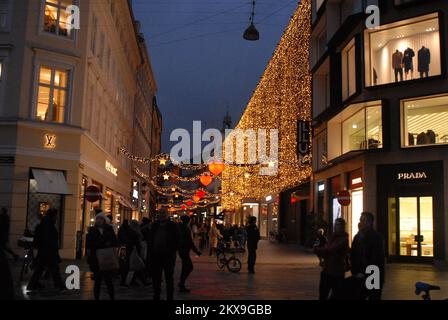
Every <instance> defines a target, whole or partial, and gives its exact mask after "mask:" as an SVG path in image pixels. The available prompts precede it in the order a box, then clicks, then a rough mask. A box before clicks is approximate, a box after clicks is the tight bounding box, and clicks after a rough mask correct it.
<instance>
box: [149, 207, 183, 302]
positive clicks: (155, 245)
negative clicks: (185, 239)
mask: <svg viewBox="0 0 448 320" xmlns="http://www.w3.org/2000/svg"><path fill="white" fill-rule="evenodd" d="M149 239H150V240H149V253H150V258H149V259H150V260H151V271H152V283H153V287H154V300H160V292H161V285H162V274H164V275H165V282H166V292H167V300H173V298H174V268H175V265H176V254H177V251H178V250H179V242H180V233H179V227H178V226H177V224H176V223H174V222H173V221H170V220H169V219H168V212H167V210H166V209H162V210H160V211H159V212H158V213H157V221H156V222H154V224H153V226H152V227H151V231H150V235H149Z"/></svg>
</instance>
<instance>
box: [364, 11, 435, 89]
mask: <svg viewBox="0 0 448 320" xmlns="http://www.w3.org/2000/svg"><path fill="white" fill-rule="evenodd" d="M364 38H365V61H366V79H365V81H366V86H376V85H382V84H388V83H395V82H402V81H409V80H413V79H420V78H427V77H432V76H437V75H440V74H441V57H440V52H441V51H440V34H439V17H438V14H437V13H434V14H430V15H425V16H421V17H417V18H412V19H408V20H403V21H399V22H396V23H391V24H388V25H384V26H381V27H380V28H379V29H367V30H366V31H365V37H364Z"/></svg>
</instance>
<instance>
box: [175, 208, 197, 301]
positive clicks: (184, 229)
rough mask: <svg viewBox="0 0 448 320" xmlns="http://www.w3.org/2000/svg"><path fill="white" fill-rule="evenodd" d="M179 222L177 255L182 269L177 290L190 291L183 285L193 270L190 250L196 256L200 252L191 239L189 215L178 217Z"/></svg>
mask: <svg viewBox="0 0 448 320" xmlns="http://www.w3.org/2000/svg"><path fill="white" fill-rule="evenodd" d="M180 220H181V223H180V225H179V230H180V247H179V257H180V259H181V261H182V271H181V274H180V282H179V285H178V286H179V291H180V292H186V293H188V292H190V290H189V289H188V288H187V287H186V286H185V281H186V280H187V278H188V276H189V275H190V274H191V272H193V261H191V257H190V251H191V250H193V252H194V253H196V254H197V255H198V256H200V255H201V252H200V251H199V250H198V248H196V245H195V244H194V241H193V236H192V234H193V232H192V230H191V229H190V226H189V224H190V217H189V216H186V215H184V216H182V217H181V218H180Z"/></svg>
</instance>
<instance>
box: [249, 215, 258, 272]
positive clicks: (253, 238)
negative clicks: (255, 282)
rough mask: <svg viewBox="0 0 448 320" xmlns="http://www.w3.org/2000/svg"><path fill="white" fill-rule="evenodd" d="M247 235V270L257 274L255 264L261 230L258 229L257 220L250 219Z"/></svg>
mask: <svg viewBox="0 0 448 320" xmlns="http://www.w3.org/2000/svg"><path fill="white" fill-rule="evenodd" d="M246 233H247V251H248V256H247V268H248V271H249V273H250V274H255V262H256V260H257V249H258V241H260V230H258V227H257V218H255V217H249V225H248V226H247V227H246Z"/></svg>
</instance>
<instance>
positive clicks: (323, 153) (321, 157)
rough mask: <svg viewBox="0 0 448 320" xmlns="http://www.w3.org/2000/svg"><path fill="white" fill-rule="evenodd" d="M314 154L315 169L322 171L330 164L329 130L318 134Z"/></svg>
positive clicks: (315, 139)
mask: <svg viewBox="0 0 448 320" xmlns="http://www.w3.org/2000/svg"><path fill="white" fill-rule="evenodd" d="M313 152H314V156H313V159H314V160H313V161H314V164H313V165H314V167H315V168H317V169H322V168H323V167H325V166H326V165H327V164H328V154H327V130H325V131H323V132H321V133H319V134H317V135H316V137H315V138H314V146H313Z"/></svg>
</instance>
